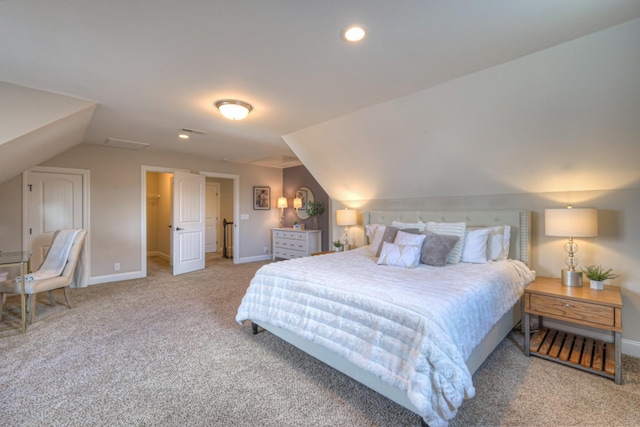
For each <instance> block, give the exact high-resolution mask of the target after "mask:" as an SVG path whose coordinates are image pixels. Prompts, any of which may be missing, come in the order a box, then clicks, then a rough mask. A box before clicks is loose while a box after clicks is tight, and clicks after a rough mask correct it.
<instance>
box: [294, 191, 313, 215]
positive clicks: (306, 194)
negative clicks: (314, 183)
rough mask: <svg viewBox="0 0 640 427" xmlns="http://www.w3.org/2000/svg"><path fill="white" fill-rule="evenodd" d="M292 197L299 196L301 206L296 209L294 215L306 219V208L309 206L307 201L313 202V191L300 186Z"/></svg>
mask: <svg viewBox="0 0 640 427" xmlns="http://www.w3.org/2000/svg"><path fill="white" fill-rule="evenodd" d="M294 197H299V198H300V199H301V200H302V207H301V208H298V210H297V211H296V215H297V216H298V218H300V219H307V218H309V215H308V214H307V208H308V207H309V202H314V201H315V200H314V198H313V193H312V192H311V190H309V188H307V187H300V188H298V189H297V190H296V194H295V195H294Z"/></svg>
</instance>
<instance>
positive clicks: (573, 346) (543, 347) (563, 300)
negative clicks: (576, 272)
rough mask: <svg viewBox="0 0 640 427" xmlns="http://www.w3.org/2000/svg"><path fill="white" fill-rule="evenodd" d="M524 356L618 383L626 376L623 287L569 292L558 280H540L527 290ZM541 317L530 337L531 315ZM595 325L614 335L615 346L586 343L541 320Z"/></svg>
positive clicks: (588, 339) (586, 288)
mask: <svg viewBox="0 0 640 427" xmlns="http://www.w3.org/2000/svg"><path fill="white" fill-rule="evenodd" d="M524 312H525V319H524V322H525V324H524V327H525V337H524V352H525V355H526V356H529V355H531V354H532V355H534V356H538V357H542V358H544V359H549V360H553V361H555V362H559V363H563V364H566V365H569V366H572V367H574V368H578V369H582V370H585V371H588V372H592V373H594V374H598V375H602V376H604V377H607V378H611V379H613V380H615V382H616V384H620V381H621V377H622V355H621V339H622V337H621V336H622V296H621V295H620V288H619V287H616V286H605V288H604V290H601V291H598V290H595V289H591V288H590V287H588V286H586V287H584V286H583V287H570V286H563V285H561V284H560V279H551V278H548V277H538V278H537V279H536V280H535V281H534V282H532V283H530V284H529V285H528V286H527V287H526V288H525V291H524ZM532 314H535V315H538V316H540V326H539V328H538V331H537V332H535V333H534V334H533V336H531V331H530V324H529V320H530V316H531V315H532ZM543 317H550V318H553V319H559V320H563V321H566V322H571V323H577V324H580V325H586V326H591V327H594V328H599V329H604V330H607V331H611V332H613V336H614V342H612V343H611V342H604V341H602V340H598V339H594V338H586V337H583V336H580V335H575V334H571V333H568V332H563V331H559V330H554V329H548V328H545V327H543V326H542V318H543Z"/></svg>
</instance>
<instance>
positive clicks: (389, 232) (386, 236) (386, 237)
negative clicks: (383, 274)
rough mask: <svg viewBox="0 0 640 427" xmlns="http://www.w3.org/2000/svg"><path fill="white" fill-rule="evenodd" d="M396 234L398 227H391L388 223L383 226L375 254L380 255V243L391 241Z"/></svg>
mask: <svg viewBox="0 0 640 427" xmlns="http://www.w3.org/2000/svg"><path fill="white" fill-rule="evenodd" d="M396 234H398V229H397V228H396V227H391V226H390V225H387V226H385V229H384V233H382V240H381V241H380V244H379V245H378V251H377V252H376V256H377V257H379V256H380V252H381V251H382V243H383V242H387V243H393V241H394V240H395V239H396Z"/></svg>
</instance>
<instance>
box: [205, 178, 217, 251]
mask: <svg viewBox="0 0 640 427" xmlns="http://www.w3.org/2000/svg"><path fill="white" fill-rule="evenodd" d="M205 206H206V208H205V236H206V237H205V244H204V251H205V252H206V253H210V252H217V251H218V223H219V221H220V213H219V212H220V185H219V184H218V183H217V182H207V186H206V189H205Z"/></svg>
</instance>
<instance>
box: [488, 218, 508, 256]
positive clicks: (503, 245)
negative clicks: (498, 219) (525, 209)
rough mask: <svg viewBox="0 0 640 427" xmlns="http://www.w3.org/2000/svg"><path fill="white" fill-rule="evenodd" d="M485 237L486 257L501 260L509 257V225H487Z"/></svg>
mask: <svg viewBox="0 0 640 427" xmlns="http://www.w3.org/2000/svg"><path fill="white" fill-rule="evenodd" d="M488 230H489V237H488V239H487V257H488V258H489V259H490V260H492V261H502V260H505V259H507V258H509V241H510V239H511V227H510V226H508V225H497V226H495V227H489V228H488Z"/></svg>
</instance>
